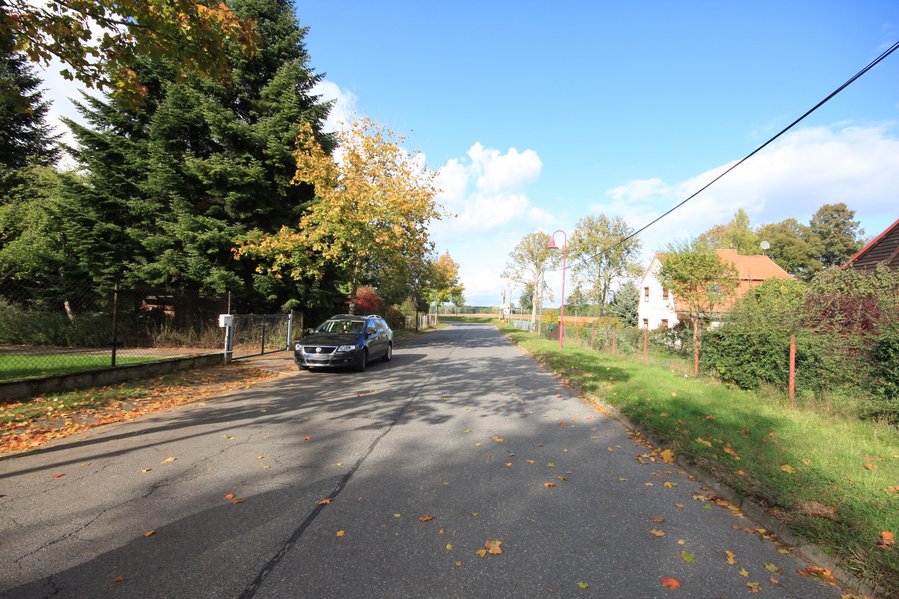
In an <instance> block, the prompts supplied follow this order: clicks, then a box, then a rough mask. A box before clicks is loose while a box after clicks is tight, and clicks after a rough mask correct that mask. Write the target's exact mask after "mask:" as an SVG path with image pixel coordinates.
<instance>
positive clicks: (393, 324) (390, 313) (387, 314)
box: [384, 306, 406, 330]
mask: <svg viewBox="0 0 899 599" xmlns="http://www.w3.org/2000/svg"><path fill="white" fill-rule="evenodd" d="M384 320H386V321H387V324H389V325H390V328H391V329H393V330H397V329H403V328H406V316H405V315H404V314H403V313H402V312H401V311H400V310H399V309H397V308H396V307H395V306H391V307H389V308H387V309H386V310H385V311H384Z"/></svg>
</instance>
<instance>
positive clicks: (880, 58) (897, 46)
mask: <svg viewBox="0 0 899 599" xmlns="http://www.w3.org/2000/svg"><path fill="white" fill-rule="evenodd" d="M897 49H899V41H897V42H896V43H894V44H893V45H892V46H890V47H889V48H887V49H886V50H885V51H884V52H883V53H882V54H881V55H880V56H878V57H877V58H875V59H874V60H872V61H871V62H870V63H869V64H868V65H867V66H866V67H865V68H863V69H862V70H860V71H859V72H858V73H856V74H855V75H853V76H852V77H850V78H849V80H847V81H846V82H845V83H844V84H843V85H841V86H840V87H838V88H836V89H835V90H833V91H832V92H830V94H828V95H827V97H825V98H824V99H823V100H821V101H820V102H818V103H817V104H815V105H814V106H813V107H812V108H810V109H809V110H807V111H806V112H805V113H804V114H803V115H802V116H800V117H799V118H798V119H796V120H795V121H793V122H792V123H790V124H789V125H787V126H786V127H784V128H783V129H781V130H780V132H778V133H777V134H776V135H775V136H774V137H772V138H770V139H769V140H768V141H766V142H765V143H763V144H762V145H760V146H759V147H757V148H756V149H754V150H753V151H752V152H750V153H749V154H747V155H746V156H744V157H743V158H741V159H740V160H739V161H738V162H736V163H734V164H732V165H731V166H730V167H729V168H728V169H727V170H725V171H724V172H723V173H721V174H720V175H718V176H717V177H715V178H714V179H712V180H711V181H709V182H708V183H706V184H705V185H703V186H702V187H700V188H699V189H698V190H697V191H695V192H693V193H692V194H691V195H689V196H688V197H687V198H685V199H684V200H681V201H680V202H678V203H677V204H675V205H674V206H672V207H671V208H669V209H668V210H667V211H666V212H665V213H664V214H662V215H661V216H658V217H656V218H654V219H653V220H652V221H650V222H649V223H647V224H645V225H643V226H642V227H640V228H639V229H637V230H636V231H634V232H633V233H631V234H630V235H628V236H627V237H624V238H622V239H621V240H620V241H617V242H615V243H614V244H612V245H611V246H609V248H607V250H606V251H608V250H611V249H612V248H615V247H617V246H619V245H621V244H623V243H625V242H626V241H628V240H630V239H633V238H634V237H636V236H637V235H639V234H640V233H642V232H643V231H645V230H646V229H648V228H649V227H651V226H653V225H654V224H656V223H657V222H659V221H660V220H662V219H663V218H665V217H666V216H668V215H669V214H671V213H672V212H674V211H675V210H677V209H678V208H680V207H681V206H683V205H684V204H686V203H687V202H689V201H690V200H692V199H693V198H695V197H696V196H698V195H699V194H700V193H702V192H703V191H705V190H706V189H708V188H709V187H711V186H712V185H713V184H714V183H716V182H717V181H718V180H719V179H721V178H722V177H724V176H725V175H727V174H728V173H729V172H731V171H732V170H734V169H735V168H737V167H738V166H740V165H741V164H743V163H744V162H746V161H747V160H749V159H750V158H752V157H753V156H755V155H756V154H758V153H759V152H761V151H762V150H763V149H764V148H765V147H767V146H768V145H770V144H771V143H772V142H774V141H775V140H776V139H778V138H779V137H780V136H781V135H783V134H784V133H786V132H787V131H789V130H790V129H792V128H793V127H795V126H796V125H798V124H799V123H800V122H802V121H803V120H805V118H806V117H808V116H809V115H810V114H812V113H813V112H815V111H816V110H818V109H819V108H821V107H822V106H824V105H825V104H826V103H827V102H828V101H830V100H831V99H832V98H833V97H834V96H836V95H837V94H839V93H840V92H841V91H843V90H844V89H846V88H847V87H849V86H850V85H852V84H853V83H854V82H855V81H856V80H857V79H858V78H859V77H861V76H862V75H864V74H865V73H867V72H868V71H870V70H871V69H873V68H874V67H875V66H877V65H878V64H879V63H880V62H881V61H883V60H884V59H885V58H886V57H887V56H889V55H890V54H892V53H893V52H895V51H896V50H897ZM600 254H602V252H598V253H596V254H594V255H592V256H590V257H589V258H581V259H580V262H582V263H583V262H585V261H586V260H592V259H593V258H596V257H597V256H599V255H600ZM554 270H559V269H554Z"/></svg>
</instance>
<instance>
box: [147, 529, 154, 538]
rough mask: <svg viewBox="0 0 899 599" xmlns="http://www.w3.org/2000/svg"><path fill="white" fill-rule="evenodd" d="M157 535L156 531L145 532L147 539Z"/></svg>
mask: <svg viewBox="0 0 899 599" xmlns="http://www.w3.org/2000/svg"><path fill="white" fill-rule="evenodd" d="M155 534H156V531H155V530H145V531H144V536H145V537H152V536H153V535H155Z"/></svg>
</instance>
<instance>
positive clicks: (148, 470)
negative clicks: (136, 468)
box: [141, 468, 153, 472]
mask: <svg viewBox="0 0 899 599" xmlns="http://www.w3.org/2000/svg"><path fill="white" fill-rule="evenodd" d="M152 470H153V469H152V468H144V469H143V470H141V472H150V471H152Z"/></svg>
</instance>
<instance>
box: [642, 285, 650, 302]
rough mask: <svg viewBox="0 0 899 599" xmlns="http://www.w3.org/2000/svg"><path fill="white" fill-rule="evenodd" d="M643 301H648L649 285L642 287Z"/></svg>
mask: <svg viewBox="0 0 899 599" xmlns="http://www.w3.org/2000/svg"><path fill="white" fill-rule="evenodd" d="M643 301H644V302H648V301H649V287H644V288H643Z"/></svg>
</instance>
